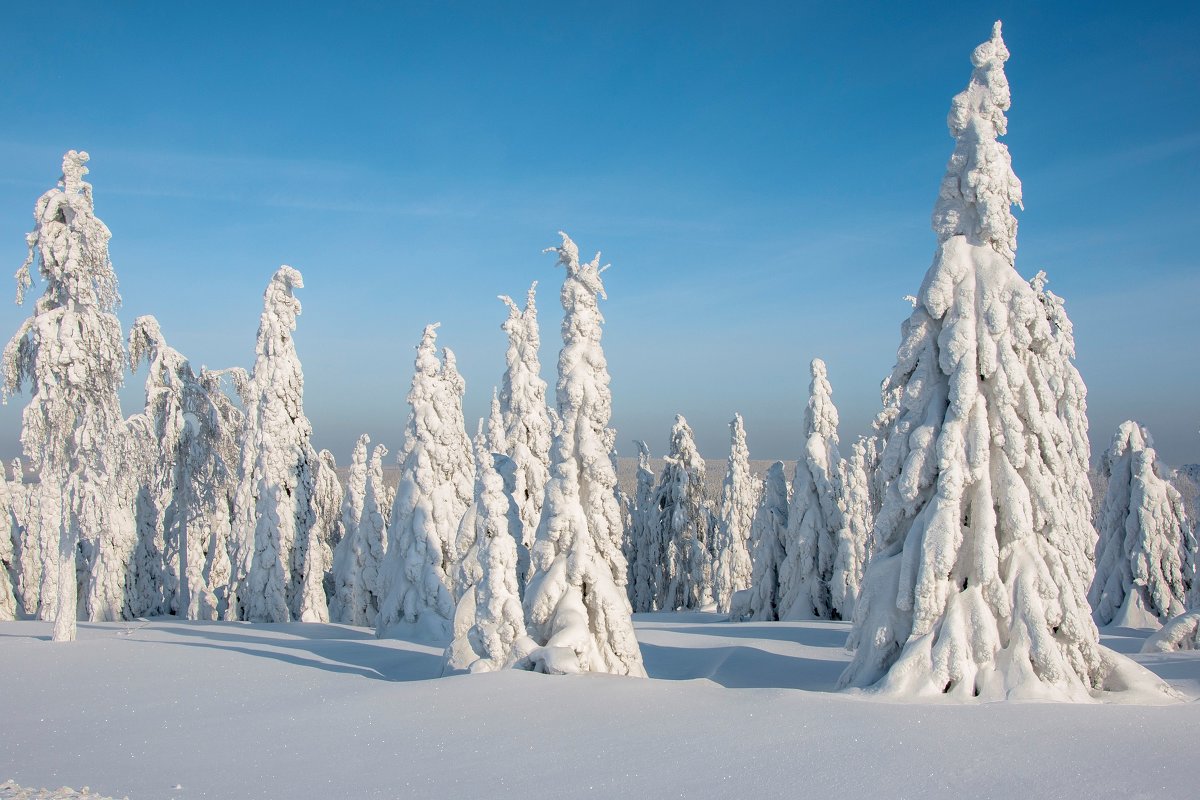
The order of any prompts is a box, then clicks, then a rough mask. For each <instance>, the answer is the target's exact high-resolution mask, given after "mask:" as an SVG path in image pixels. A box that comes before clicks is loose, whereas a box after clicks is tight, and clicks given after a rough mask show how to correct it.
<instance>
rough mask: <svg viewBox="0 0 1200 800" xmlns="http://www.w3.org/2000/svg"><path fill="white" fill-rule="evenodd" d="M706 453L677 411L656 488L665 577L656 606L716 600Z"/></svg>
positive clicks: (656, 549)
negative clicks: (706, 482) (706, 480)
mask: <svg viewBox="0 0 1200 800" xmlns="http://www.w3.org/2000/svg"><path fill="white" fill-rule="evenodd" d="M704 481H705V466H704V459H703V458H701V457H700V452H699V451H698V450H697V449H696V442H695V441H694V440H693V438H692V429H691V428H690V427H688V424H687V420H686V419H684V418H683V416H682V415H681V414H677V415H675V424H674V425H673V426H672V428H671V446H670V450H669V451H668V453H667V457H666V463H665V464H664V465H663V471H662V475H661V476H659V479H658V485H657V486H656V487H655V489H654V501H653V506H654V512H653V514H654V518H653V520H652V522H651V533H650V536H651V539H652V540H653V544H652V545H651V546H650V548H648V552H649V553H661V557H662V564H663V581H662V584H661V585H660V586H659V587H658V588H659V591H658V595H657V597H656V598H655V607H656V608H657V609H660V610H663V611H677V610H680V609H701V608H704V607H706V606H708V605H710V604H712V602H713V594H712V589H713V563H712V556H711V555H710V551H709V546H710V544H709V537H710V536H711V534H712V526H711V521H712V515H711V513H710V511H709V509H708V502H707V500H706V498H705V496H704Z"/></svg>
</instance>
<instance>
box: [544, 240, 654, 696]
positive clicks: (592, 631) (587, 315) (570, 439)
mask: <svg viewBox="0 0 1200 800" xmlns="http://www.w3.org/2000/svg"><path fill="white" fill-rule="evenodd" d="M560 235H561V236H562V245H561V246H560V247H556V248H550V250H548V251H547V252H551V251H552V252H555V253H557V254H558V263H559V264H560V265H562V266H563V268H564V269H566V273H567V274H566V280H564V281H563V288H562V295H561V298H562V306H563V311H564V315H563V322H562V338H563V348H562V350H561V351H560V353H559V357H558V385H557V387H556V388H557V391H556V395H557V401H558V414H557V417H556V420H557V421H556V422H554V423H553V427H556V428H557V430H555V431H554V438H553V441H552V445H551V460H550V480H549V483H548V484H547V487H546V500H545V504H544V506H543V508H542V518H541V522H540V523H539V524H538V529H537V536H536V538H535V540H534V545H533V549H532V552H531V553H530V560H531V561H532V563H533V576H532V578H531V579H530V581H529V585H528V587H527V588H526V590H525V600H524V605H525V613H526V623H527V627H528V632H529V635H530V637H531V638H532V639H533V640H534V641H535V642H536V643H537V644H538V645H539V648H538V649H537V650H535V651H534V652H533V653H531V654H530V656H529V657H527V658H526V659H523V660H522V662H521V666H523V667H525V668H528V669H535V670H538V671H541V672H553V673H565V672H608V673H614V674H620V675H636V676H645V674H646V671H645V669H644V668H643V666H642V652H641V649H640V648H639V647H638V643H637V637H636V636H635V635H634V632H633V616H632V611H631V610H630V607H629V599H628V597H627V596H626V594H625V581H626V564H625V557H624V555H622V553H621V540H622V536H623V533H622V529H621V528H622V526H621V509H620V506H619V505H618V503H617V495H616V486H617V475H616V469H615V468H614V466H613V458H612V452H613V444H614V442H615V439H616V433H615V431H613V430H612V429H611V428H609V427H608V423H609V419H610V418H611V416H612V392H611V390H610V389H609V385H608V384H609V376H608V364H607V362H606V361H605V359H604V350H603V349H602V348H601V346H600V336H601V332H602V326H603V323H604V317H603V316H602V315H601V314H600V308H599V303H598V300H597V298H598V297H604V298H605V299H607V296H606V295H605V294H604V284H603V283H602V282H601V280H600V273H601V272H602V271H603V269H602V268H601V267H600V254H599V253H597V254H596V257H595V258H594V259H592V260H591V261H589V262H584V263H580V261H579V248H578V247H576V246H575V243H574V242H572V241H571V239H570V237H568V236H567V235H566V234H565V233H561V232H560Z"/></svg>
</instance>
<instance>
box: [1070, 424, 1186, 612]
mask: <svg viewBox="0 0 1200 800" xmlns="http://www.w3.org/2000/svg"><path fill="white" fill-rule="evenodd" d="M1103 470H1104V476H1105V478H1106V480H1107V483H1108V492H1107V493H1106V494H1105V496H1104V504H1103V506H1102V507H1101V509H1100V518H1099V529H1100V539H1099V541H1098V542H1097V544H1096V577H1095V579H1094V580H1093V581H1092V588H1091V591H1090V592H1089V593H1088V600H1089V601H1090V602H1091V604H1092V611H1093V614H1094V616H1095V620H1096V623H1097V624H1099V625H1122V626H1125V627H1133V628H1141V627H1158V625H1159V624H1161V623H1163V622H1166V621H1167V619H1169V618H1170V617H1175V616H1178V615H1179V614H1182V613H1183V612H1184V610H1185V608H1186V606H1185V601H1186V596H1187V590H1188V587H1189V585H1190V584H1191V583H1192V575H1191V564H1190V560H1191V559H1190V554H1191V552H1192V551H1193V550H1194V549H1195V540H1194V539H1193V538H1192V531H1191V527H1190V525H1189V524H1188V520H1187V517H1186V515H1185V514H1184V511H1183V498H1181V497H1180V496H1179V492H1177V491H1176V490H1175V487H1173V486H1171V484H1170V483H1168V482H1167V481H1166V479H1165V478H1164V477H1163V475H1162V471H1161V469H1160V468H1159V466H1158V462H1157V458H1156V455H1155V452H1154V444H1153V442H1152V441H1151V438H1150V433H1149V431H1147V430H1146V429H1145V428H1143V427H1142V426H1141V425H1139V424H1137V423H1136V422H1133V421H1127V422H1123V423H1121V425H1120V427H1119V428H1118V429H1117V433H1116V435H1115V436H1113V440H1112V444H1111V445H1110V446H1109V448H1108V451H1107V452H1105V454H1104V460H1103Z"/></svg>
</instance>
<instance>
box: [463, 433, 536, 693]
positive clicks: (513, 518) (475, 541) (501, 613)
mask: <svg viewBox="0 0 1200 800" xmlns="http://www.w3.org/2000/svg"><path fill="white" fill-rule="evenodd" d="M489 438H490V437H489ZM489 444H490V443H489ZM496 457H498V458H501V459H504V460H506V461H507V460H508V457H507V456H505V455H503V454H499V455H498V456H496ZM494 458H495V457H494V456H493V453H492V452H491V451H490V446H488V445H487V444H485V440H484V438H483V437H482V436H480V437H479V438H478V441H477V444H476V448H475V463H476V478H475V501H474V504H473V511H474V513H467V514H465V515H464V516H463V520H464V524H466V522H467V521H468V520H470V522H471V524H472V525H473V526H474V531H473V534H472V535H470V536H466V535H463V536H460V539H468V538H469V539H470V540H471V543H470V546H469V547H468V548H467V551H466V553H465V555H464V556H463V558H462V561H461V563H460V564H459V565H458V571H459V577H458V579H457V580H456V584H457V585H459V586H461V587H462V592H461V596H460V598H459V600H458V605H457V606H456V608H455V611H454V640H453V641H452V642H451V643H450V646H449V647H448V648H446V669H447V670H448V671H468V672H490V671H493V670H498V669H502V668H504V667H506V666H508V665H509V664H510V663H512V662H513V661H516V660H519V659H521V658H524V657H525V656H526V655H527V654H528V653H529V652H530V651H531V650H532V649H533V648H534V647H535V645H534V643H533V642H532V640H530V639H529V637H528V636H527V635H526V634H525V615H524V612H523V610H522V608H521V598H520V594H519V592H518V589H517V540H518V538H519V535H520V526H521V519H520V516H519V515H518V512H517V505H516V502H515V501H514V499H513V497H512V496H511V495H509V494H508V493H507V492H506V491H505V486H504V478H503V477H502V476H501V474H500V472H499V471H497V469H496V464H495V460H494Z"/></svg>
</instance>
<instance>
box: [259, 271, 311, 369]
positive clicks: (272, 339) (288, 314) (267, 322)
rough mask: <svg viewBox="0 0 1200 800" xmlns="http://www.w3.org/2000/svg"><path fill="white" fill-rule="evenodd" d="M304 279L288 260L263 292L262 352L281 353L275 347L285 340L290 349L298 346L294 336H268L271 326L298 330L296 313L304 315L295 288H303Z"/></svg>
mask: <svg viewBox="0 0 1200 800" xmlns="http://www.w3.org/2000/svg"><path fill="white" fill-rule="evenodd" d="M303 288H304V279H303V278H301V277H300V272H299V271H298V270H295V269H293V268H292V267H289V266H287V265H286V264H284V265H283V266H282V267H280V268H279V269H277V270H276V271H275V274H274V275H272V276H271V283H270V284H269V285H268V286H267V291H266V292H265V293H264V296H263V313H262V320H261V322H260V323H259V324H260V328H259V336H258V346H259V348H260V353H259V355H277V352H276V350H275V348H276V347H277V346H278V345H280V344H283V345H284V346H285V348H286V352H291V351H293V350H295V345H294V344H293V343H292V337H290V336H287V337H279V336H269V335H268V336H264V335H263V334H264V333H265V332H267V331H269V330H284V331H289V332H290V331H294V330H296V317H298V316H300V300H299V298H297V297H296V296H295V295H294V294H293V293H292V291H293V290H294V289H303Z"/></svg>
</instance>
